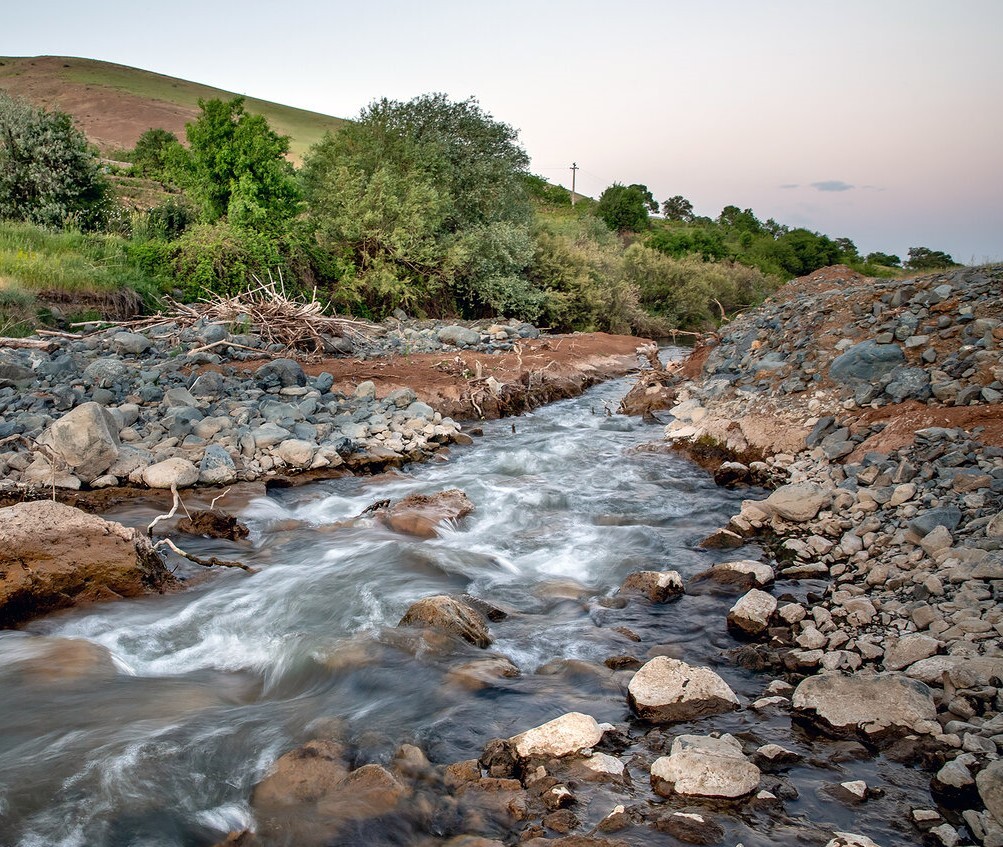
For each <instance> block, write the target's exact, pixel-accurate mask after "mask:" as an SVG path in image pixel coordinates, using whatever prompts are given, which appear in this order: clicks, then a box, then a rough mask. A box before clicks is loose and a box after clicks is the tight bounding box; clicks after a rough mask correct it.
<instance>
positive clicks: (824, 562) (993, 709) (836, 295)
mask: <svg viewBox="0 0 1003 847" xmlns="http://www.w3.org/2000/svg"><path fill="white" fill-rule="evenodd" d="M1001 282H1003V268H1001V267H999V266H995V267H987V268H974V269H962V270H959V271H952V272H945V273H941V274H934V275H929V276H926V277H921V278H918V279H914V280H904V281H900V282H887V281H875V280H866V279H862V278H859V277H857V276H855V275H853V274H848V273H846V272H845V269H842V270H840V269H828V270H827V271H823V272H819V273H818V274H817V275H815V276H813V277H809V278H806V279H804V280H799V281H796V282H795V283H792V284H791V285H790V286H788V287H786V288H785V289H781V291H780V292H778V294H777V295H776V296H775V297H774V298H771V300H770V301H767V303H766V304H765V305H764V306H763V307H761V308H759V309H756V310H755V311H753V312H751V313H749V314H747V315H744V316H742V317H741V318H739V319H738V320H736V321H735V322H734V323H733V324H730V325H729V326H728V327H727V328H726V330H725V331H724V332H723V333H722V335H721V337H720V339H719V340H718V341H717V342H716V343H714V344H712V345H708V346H705V347H703V348H702V349H698V350H697V351H695V353H694V355H693V357H692V359H691V362H690V364H689V366H688V368H687V369H686V372H685V373H681V372H680V373H673V374H664V375H648V377H647V388H651V386H652V385H655V386H656V387H657V389H658V391H659V392H661V393H662V394H663V395H664V396H666V397H667V398H668V400H669V404H670V407H669V410H668V411H669V412H670V413H671V414H672V416H673V420H672V421H671V422H670V423H669V425H668V426H667V427H666V438H667V439H668V441H669V442H670V444H671V445H672V447H673V449H677V450H680V451H682V452H683V453H686V454H688V455H692V456H694V457H695V458H697V459H698V460H699V461H701V463H702V464H704V466H705V467H708V469H710V470H712V471H713V472H715V476H716V478H717V479H718V480H719V481H720V482H722V483H723V484H727V485H730V486H739V487H741V486H742V485H744V484H747V483H748V482H750V481H752V480H755V481H758V482H764V481H769V482H770V483H771V485H772V486H774V487H776V490H775V491H774V492H773V493H772V494H771V495H770V496H769V497H768V498H767V499H766V500H765V501H764V500H746V501H745V502H744V503H743V505H742V508H741V510H740V511H739V512H738V513H737V514H736V515H734V516H733V517H732V519H731V520H730V521H729V522H728V524H727V525H726V526H724V527H722V528H721V530H720V531H718V532H716V533H714V534H712V536H711V537H709V538H708V540H707V542H706V543H712V544H714V545H717V546H722V547H728V546H734V547H738V546H740V545H742V544H745V543H748V541H750V540H754V539H758V540H761V541H763V542H764V543H767V544H768V545H769V546H771V548H772V549H773V550H774V552H775V553H776V556H777V558H778V567H779V571H778V576H780V577H785V578H788V579H794V580H809V581H811V582H812V584H813V585H815V586H816V588H815V590H813V591H812V592H811V593H809V594H808V596H807V598H806V599H805V600H802V601H799V602H791V601H790V600H789V599H788V600H786V601H785V598H783V597H781V598H779V601H778V600H777V599H776V598H774V597H772V596H765V595H764V596H759V595H753V596H751V597H750V598H749V599H748V602H747V605H750V606H755V604H756V603H758V604H759V605H758V615H757V616H758V619H759V624H758V625H757V626H756V627H755V628H753V629H750V631H749V632H748V633H747V635H748V637H749V639H750V645H749V646H748V647H746V648H744V649H743V650H741V651H738V652H737V653H736V654H735V660H736V661H738V662H739V663H742V664H745V665H747V666H749V667H755V668H757V669H764V668H770V669H773V671H774V672H775V673H778V674H782V675H784V676H785V677H786V678H788V679H793V680H796V679H798V678H806V679H808V680H821V681H824V682H820V683H819V684H818V685H819V690H820V691H821V690H822V689H823V688H825V689H826V693H825V694H824V695H822V696H820V697H819V698H817V699H816V700H815V701H814V702H809V701H808V700H807V699H806V698H804V697H802V698H801V702H800V706H799V704H798V698H797V696H796V695H795V697H794V707H795V709H798V708H800V710H801V711H802V712H804V711H807V712H809V713H812V714H816V715H823V716H824V717H825V718H826V719H824V720H823V721H822V722H823V724H824V725H826V726H827V729H828V731H831V732H836V733H837V734H838V733H845V732H846V731H847V730H848V729H850V730H852V731H855V732H856V733H857V734H858V735H862V736H864V737H866V738H868V739H870V740H871V741H872V742H873V743H877V744H878V746H879V747H880V746H882V745H883V744H884V743H885V742H884V737H885V736H886V735H887V730H888V725H887V721H886V720H885V719H884V718H883V717H882V716H881V715H880V714H877V713H876V714H874V715H873V716H872V719H873V723H871V724H870V725H868V722H867V721H862V720H860V719H859V716H860V712H859V711H858V713H857V718H852V717H848V715H852V714H853V712H854V709H853V708H851V701H852V700H854V699H857V700H866V699H868V698H870V697H875V698H877V700H879V701H880V702H881V705H882V708H883V709H885V710H886V713H887V714H891V713H893V712H894V711H895V709H896V708H897V703H896V696H895V695H894V693H893V692H892V690H891V688H884V689H883V688H882V686H899V691H900V693H901V694H902V695H903V696H904V697H906V698H907V699H908V697H912V696H919V697H920V698H921V700H922V701H923V702H926V703H928V704H929V706H930V707H931V710H930V711H929V712H928V713H927V715H926V718H927V720H926V721H925V723H924V724H923V726H920V725H919V724H918V723H917V724H915V725H914V726H913V727H912V731H913V732H914V734H915V737H916V744H918V745H919V746H920V747H921V748H922V749H923V751H924V753H923V756H922V762H921V766H922V767H923V768H924V770H925V771H926V773H927V775H928V778H929V779H930V784H931V788H932V791H933V797H934V798H935V800H936V808H935V809H920V808H913V809H912V810H911V816H912V821H913V823H914V825H915V827H916V835H917V839H918V838H920V833H921V832H929V833H930V834H928V835H927V836H926V838H928V839H929V840H930V843H933V844H938V845H945V847H953V845H955V844H961V843H967V844H971V843H978V844H985V845H990V844H992V845H999V844H1001V843H1003V807H1001V806H1000V804H999V801H998V797H999V796H1000V792H1001V791H1003V781H1001V771H1003V768H1000V767H999V764H998V763H999V755H1000V752H1001V750H1003V717H1001V716H1000V712H1001V709H1003V644H1001V635H1003V610H1001V606H1000V603H999V600H1000V597H1001V592H1003V406H1001V402H1000V401H1001V399H1003V320H1001V316H1003V300H1001V293H1000V292H1001ZM642 390H643V389H642ZM816 674H819V676H815V675H816ZM802 684H803V683H802ZM799 690H800V688H799ZM841 698H846V699H845V703H844V704H843V705H839V706H838V707H836V706H834V705H833V703H834V702H836V703H838V702H839V701H840V699H841ZM826 700H829V701H831V702H829V704H828V705H826ZM933 707H935V708H933ZM840 710H845V713H844V714H838V713H839V712H840ZM826 711H828V712H829V713H830V714H828V715H824V713H825V712H826ZM833 713H835V714H833ZM932 718H935V720H930V719H932Z"/></svg>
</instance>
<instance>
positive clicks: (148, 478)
mask: <svg viewBox="0 0 1003 847" xmlns="http://www.w3.org/2000/svg"><path fill="white" fill-rule="evenodd" d="M198 478H199V469H198V468H197V467H195V465H193V464H192V463H191V462H189V461H188V460H187V459H182V458H180V457H178V456H175V457H174V458H173V459H164V461H162V462H157V464H155V465H150V466H149V467H148V468H146V469H145V470H144V471H143V482H144V483H146V485H148V486H149V487H150V488H188V486H190V485H194V484H195V483H196V482H198Z"/></svg>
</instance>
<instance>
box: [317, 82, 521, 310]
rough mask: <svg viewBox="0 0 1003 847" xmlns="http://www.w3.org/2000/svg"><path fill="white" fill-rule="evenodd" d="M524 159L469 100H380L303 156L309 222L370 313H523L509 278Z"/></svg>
mask: <svg viewBox="0 0 1003 847" xmlns="http://www.w3.org/2000/svg"><path fill="white" fill-rule="evenodd" d="M528 162H529V159H528V157H527V155H526V153H525V151H524V150H523V149H522V148H521V147H520V146H519V145H518V143H517V135H516V132H515V130H514V129H512V127H510V126H508V125H507V124H504V123H501V122H499V121H496V120H495V119H494V118H492V117H491V115H489V114H487V113H485V112H484V111H483V110H482V109H481V108H480V106H479V105H478V103H477V101H476V100H474V99H472V98H471V99H468V100H465V101H462V102H459V103H453V102H451V101H450V100H449V99H448V98H447V97H446V96H445V95H443V94H429V95H424V96H422V97H417V98H415V99H414V100H411V101H409V102H407V103H401V102H398V101H391V100H386V99H384V100H380V101H377V102H375V103H373V104H371V105H370V106H368V107H367V108H365V109H363V111H362V113H361V114H360V116H359V118H358V120H357V121H356V122H355V123H354V124H352V125H349V126H347V127H345V128H343V129H342V130H341V131H339V132H338V134H337V135H334V136H332V135H328V136H326V137H325V138H324V139H323V140H322V141H321V142H320V143H319V144H318V145H316V146H315V147H314V148H312V150H311V151H310V153H309V154H308V155H307V158H306V161H305V163H304V169H303V179H304V185H305V189H306V197H307V203H308V209H309V213H310V221H311V224H312V226H313V227H314V232H315V235H316V238H317V240H318V242H319V243H320V244H321V245H322V246H323V247H325V248H326V249H328V250H330V251H331V252H332V253H333V254H335V255H336V256H338V257H339V258H340V260H341V261H343V262H344V263H345V266H346V267H349V268H352V269H353V271H354V277H355V283H356V284H358V285H359V286H360V287H361V288H362V289H364V290H365V292H366V293H367V296H368V297H369V305H370V308H372V309H374V310H376V311H382V310H388V309H392V308H394V307H395V306H399V305H400V306H404V307H405V308H410V309H416V310H419V311H420V310H425V309H440V310H441V308H442V307H443V306H444V305H446V300H448V299H449V298H452V299H453V300H454V301H458V302H459V304H460V305H461V306H464V307H465V308H467V309H469V310H472V311H474V312H479V311H481V310H483V309H485V308H488V309H491V310H493V311H502V312H512V311H513V310H516V311H519V310H520V309H522V308H523V306H525V309H524V310H523V312H522V313H528V312H527V311H526V310H528V311H529V312H531V311H532V310H534V309H536V310H538V308H539V304H538V303H531V302H529V301H528V300H527V299H526V297H524V295H527V292H526V291H524V290H522V289H520V287H519V286H518V285H517V284H516V282H515V280H516V279H517V278H518V277H519V276H520V275H521V274H522V272H523V270H524V268H525V266H526V264H527V262H528V258H529V254H530V252H531V251H530V250H529V248H528V247H527V244H528V242H527V239H528V232H529V227H530V224H531V221H532V207H531V206H530V204H529V200H528V196H527V189H526V179H527V177H528V174H527V171H526V168H527V166H528ZM529 299H532V298H529ZM521 301H525V302H523V304H522V306H519V305H517V303H518V302H521Z"/></svg>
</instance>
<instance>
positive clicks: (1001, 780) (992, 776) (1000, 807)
mask: <svg viewBox="0 0 1003 847" xmlns="http://www.w3.org/2000/svg"><path fill="white" fill-rule="evenodd" d="M975 785H976V787H977V788H978V789H979V797H981V798H982V802H983V803H984V804H985V807H986V809H988V810H989V814H991V815H992V816H993V817H994V818H995V819H996V823H998V824H1000V826H1003V759H997V760H996V761H995V762H990V763H989V764H988V765H987V766H986V767H985V768H983V769H982V770H981V771H979V775H978V776H977V777H975Z"/></svg>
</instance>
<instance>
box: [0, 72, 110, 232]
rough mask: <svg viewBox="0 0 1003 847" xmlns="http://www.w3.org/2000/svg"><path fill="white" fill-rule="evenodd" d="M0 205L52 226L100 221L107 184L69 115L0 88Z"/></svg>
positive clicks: (12, 214)
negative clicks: (15, 95) (31, 103)
mask: <svg viewBox="0 0 1003 847" xmlns="http://www.w3.org/2000/svg"><path fill="white" fill-rule="evenodd" d="M0 209H3V214H4V216H5V217H8V218H11V219H13V220H19V221H28V222H30V223H35V224H40V225H42V226H47V227H52V228H54V229H62V228H64V227H66V228H69V229H80V230H94V229H98V228H100V227H101V225H102V224H103V223H104V219H105V215H106V213H107V210H108V186H107V183H106V182H105V180H104V178H103V177H102V176H101V174H100V171H99V168H98V162H97V159H96V158H95V157H94V155H93V154H92V153H91V151H90V150H89V149H88V147H87V140H86V139H85V138H84V136H83V134H82V133H81V132H80V131H79V130H78V129H76V127H74V126H73V121H72V119H71V118H70V116H69V115H66V114H63V113H62V112H48V111H45V110H44V109H36V108H35V107H33V106H31V105H29V104H28V103H25V102H24V101H21V100H15V99H14V98H12V97H10V96H9V95H7V94H5V93H4V92H2V91H0Z"/></svg>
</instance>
